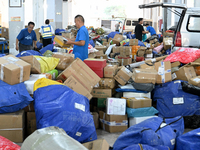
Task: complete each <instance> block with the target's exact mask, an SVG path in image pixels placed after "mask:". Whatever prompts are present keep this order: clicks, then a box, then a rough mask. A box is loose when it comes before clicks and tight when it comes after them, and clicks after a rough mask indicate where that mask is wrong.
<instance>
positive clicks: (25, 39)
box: [17, 28, 37, 45]
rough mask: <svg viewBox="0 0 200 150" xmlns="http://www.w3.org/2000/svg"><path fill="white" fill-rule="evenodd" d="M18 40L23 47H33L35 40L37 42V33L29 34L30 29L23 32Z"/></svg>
mask: <svg viewBox="0 0 200 150" xmlns="http://www.w3.org/2000/svg"><path fill="white" fill-rule="evenodd" d="M17 39H18V40H19V42H20V43H21V44H23V45H32V44H33V40H34V41H37V37H36V34H35V31H34V30H32V31H31V33H29V32H28V28H25V29H23V30H21V32H20V33H19V34H18V36H17Z"/></svg>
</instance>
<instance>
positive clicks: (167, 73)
mask: <svg viewBox="0 0 200 150" xmlns="http://www.w3.org/2000/svg"><path fill="white" fill-rule="evenodd" d="M155 69H156V71H157V72H158V76H157V80H156V83H158V84H162V83H166V82H170V81H172V74H171V63H170V61H165V62H163V61H161V62H157V63H155Z"/></svg>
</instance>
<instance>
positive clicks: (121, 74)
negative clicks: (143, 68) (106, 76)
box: [114, 66, 133, 85]
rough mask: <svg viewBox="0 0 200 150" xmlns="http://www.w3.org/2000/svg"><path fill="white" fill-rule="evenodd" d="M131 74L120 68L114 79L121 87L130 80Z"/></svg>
mask: <svg viewBox="0 0 200 150" xmlns="http://www.w3.org/2000/svg"><path fill="white" fill-rule="evenodd" d="M132 75H133V73H132V72H131V71H130V70H128V69H127V68H126V67H124V66H123V67H122V68H121V69H120V70H119V71H118V72H117V75H116V76H115V77H114V79H115V80H116V81H117V82H118V83H119V84H121V85H125V84H126V83H127V82H128V80H129V79H130V78H131V76H132Z"/></svg>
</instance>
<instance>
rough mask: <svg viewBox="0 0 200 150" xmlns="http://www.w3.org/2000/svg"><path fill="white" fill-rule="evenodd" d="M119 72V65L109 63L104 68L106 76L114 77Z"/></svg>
mask: <svg viewBox="0 0 200 150" xmlns="http://www.w3.org/2000/svg"><path fill="white" fill-rule="evenodd" d="M116 72H117V65H107V66H106V67H105V68H104V77H105V78H113V77H114V76H115V75H116Z"/></svg>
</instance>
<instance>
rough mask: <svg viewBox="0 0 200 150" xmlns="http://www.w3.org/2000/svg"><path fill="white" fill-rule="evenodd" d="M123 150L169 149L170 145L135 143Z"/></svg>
mask: <svg viewBox="0 0 200 150" xmlns="http://www.w3.org/2000/svg"><path fill="white" fill-rule="evenodd" d="M123 150H169V147H167V146H163V145H158V146H149V145H145V144H135V145H131V146H129V147H127V148H125V149H123Z"/></svg>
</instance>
